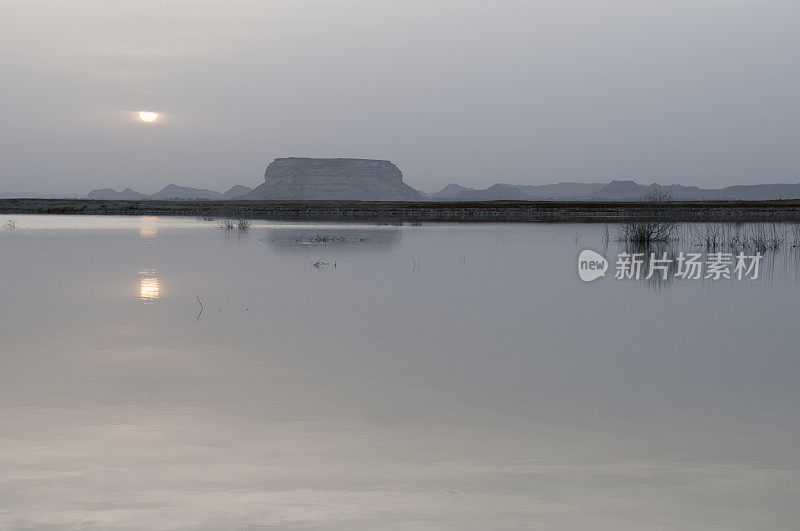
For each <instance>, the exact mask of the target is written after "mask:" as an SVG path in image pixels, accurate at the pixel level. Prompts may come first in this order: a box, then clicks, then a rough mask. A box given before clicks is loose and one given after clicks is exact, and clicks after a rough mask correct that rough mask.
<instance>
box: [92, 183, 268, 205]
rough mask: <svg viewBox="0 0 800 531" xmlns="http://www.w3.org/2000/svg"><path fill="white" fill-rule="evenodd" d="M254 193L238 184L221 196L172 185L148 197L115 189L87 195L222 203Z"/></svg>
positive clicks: (97, 191) (101, 197)
mask: <svg viewBox="0 0 800 531" xmlns="http://www.w3.org/2000/svg"><path fill="white" fill-rule="evenodd" d="M251 191H252V188H250V187H247V186H242V185H241V184H237V185H236V186H232V187H231V188H229V189H228V191H227V192H225V193H224V194H221V193H219V192H216V191H214V190H207V189H205V188H189V187H187V186H177V185H175V184H170V185H169V186H165V187H164V188H162V189H161V190H159V191H158V192H156V193H154V194H152V195H147V194H142V193H139V192H137V191H135V190H131V189H130V188H126V189H124V190H123V191H121V192H117V191H116V190H114V189H113V188H101V189H99V190H92V191H91V192H89V193H88V194H87V195H86V199H105V200H118V201H139V200H143V199H156V200H160V201H220V200H223V199H235V198H238V197H240V196H243V195H245V194H248V193H250V192H251Z"/></svg>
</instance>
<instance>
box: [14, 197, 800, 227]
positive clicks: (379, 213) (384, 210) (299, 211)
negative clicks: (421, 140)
mask: <svg viewBox="0 0 800 531" xmlns="http://www.w3.org/2000/svg"><path fill="white" fill-rule="evenodd" d="M0 214H2V215H13V214H83V215H104V214H105V215H134V216H144V215H150V216H202V217H214V218H251V219H266V220H282V221H368V222H553V223H617V222H624V221H634V220H645V219H654V218H657V219H663V220H669V221H676V222H678V221H680V222H692V221H693V222H704V221H718V222H748V221H774V222H779V221H797V222H800V200H776V201H676V202H671V203H659V204H657V205H655V206H654V205H653V204H651V203H641V202H626V201H620V202H592V201H584V202H566V201H546V202H539V201H488V202H469V203H466V202H458V203H455V202H432V201H431V202H372V201H103V200H86V199H0Z"/></svg>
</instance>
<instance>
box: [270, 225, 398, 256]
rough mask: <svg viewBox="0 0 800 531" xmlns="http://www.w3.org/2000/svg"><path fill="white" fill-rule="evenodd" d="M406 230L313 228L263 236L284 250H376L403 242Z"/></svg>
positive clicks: (396, 228) (288, 230)
mask: <svg viewBox="0 0 800 531" xmlns="http://www.w3.org/2000/svg"><path fill="white" fill-rule="evenodd" d="M402 239H403V231H402V229H400V228H398V227H370V228H349V227H335V226H334V227H312V228H287V229H283V228H281V229H272V230H269V231H268V232H267V233H266V235H265V236H264V237H263V238H261V240H262V241H264V242H265V243H267V244H268V245H269V246H270V247H272V248H274V249H276V250H278V251H283V252H298V251H302V250H310V249H314V248H320V247H324V248H334V249H336V250H340V251H349V252H359V251H363V252H375V251H380V250H385V249H389V248H392V247H395V246H397V245H399V244H400V242H401V241H402Z"/></svg>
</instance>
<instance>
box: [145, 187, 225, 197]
mask: <svg viewBox="0 0 800 531" xmlns="http://www.w3.org/2000/svg"><path fill="white" fill-rule="evenodd" d="M150 199H161V200H163V201H181V200H186V201H191V200H205V201H218V200H220V199H222V194H221V193H219V192H215V191H214V190H207V189H205V188H189V187H188V186H178V185H175V184H170V185H167V186H165V187H164V188H162V189H161V190H159V191H158V192H156V193H154V194H153V195H151V196H150Z"/></svg>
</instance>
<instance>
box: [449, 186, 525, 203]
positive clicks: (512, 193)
mask: <svg viewBox="0 0 800 531" xmlns="http://www.w3.org/2000/svg"><path fill="white" fill-rule="evenodd" d="M539 199H540V198H538V197H534V196H532V195H530V194H526V193H525V192H523V191H522V190H520V189H519V187H518V186H514V185H513V184H501V183H497V184H495V185H492V186H490V187H489V188H487V189H486V190H472V189H467V190H462V191H461V192H459V193H457V194H456V195H455V196H453V197H452V198H450V200H451V201H537V200H539Z"/></svg>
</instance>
